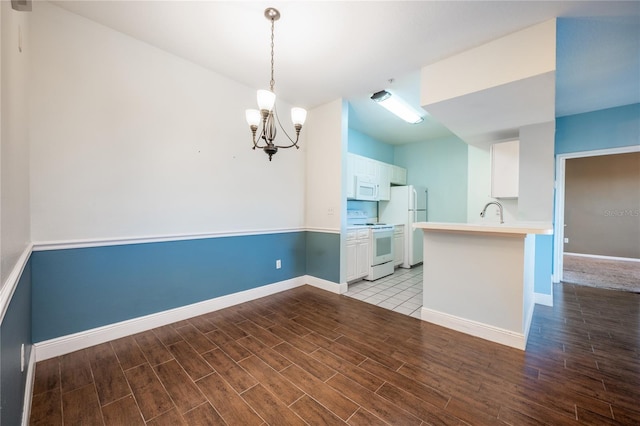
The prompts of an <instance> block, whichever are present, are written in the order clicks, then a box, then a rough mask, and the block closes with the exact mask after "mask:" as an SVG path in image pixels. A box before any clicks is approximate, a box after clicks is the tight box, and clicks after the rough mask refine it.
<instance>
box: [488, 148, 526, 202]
mask: <svg viewBox="0 0 640 426" xmlns="http://www.w3.org/2000/svg"><path fill="white" fill-rule="evenodd" d="M519 156H520V141H511V142H501V143H494V144H493V145H491V197H493V198H518V184H519V179H518V174H519V170H520V167H519V164H520V163H519Z"/></svg>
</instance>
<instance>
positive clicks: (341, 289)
mask: <svg viewBox="0 0 640 426" xmlns="http://www.w3.org/2000/svg"><path fill="white" fill-rule="evenodd" d="M304 279H305V282H306V283H307V284H309V285H311V286H314V287H317V288H319V289H322V290H325V291H330V292H332V293H337V294H343V293H346V292H347V290H348V288H349V285H348V284H347V283H342V284H337V283H334V282H333V281H327V280H323V279H322V278H316V277H312V276H311V275H305V276H304Z"/></svg>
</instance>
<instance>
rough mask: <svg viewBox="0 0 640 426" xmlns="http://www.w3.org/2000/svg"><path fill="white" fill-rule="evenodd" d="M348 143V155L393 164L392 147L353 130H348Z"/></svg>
mask: <svg viewBox="0 0 640 426" xmlns="http://www.w3.org/2000/svg"><path fill="white" fill-rule="evenodd" d="M348 141H349V142H348V145H347V150H348V151H349V152H350V153H352V154H356V155H361V156H363V157H368V158H373V159H374V160H378V161H382V162H383V163H388V164H393V146H391V145H388V144H386V143H383V142H380V141H378V140H375V139H373V138H372V137H371V136H367V135H365V134H363V133H360V132H358V131H357V130H353V129H349V133H348Z"/></svg>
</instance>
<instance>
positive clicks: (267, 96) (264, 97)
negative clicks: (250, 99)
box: [258, 90, 276, 111]
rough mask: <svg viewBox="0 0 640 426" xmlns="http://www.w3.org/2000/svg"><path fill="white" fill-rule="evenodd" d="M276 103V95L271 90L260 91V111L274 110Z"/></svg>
mask: <svg viewBox="0 0 640 426" xmlns="http://www.w3.org/2000/svg"><path fill="white" fill-rule="evenodd" d="M275 103H276V94H275V93H273V92H272V91H270V90H258V108H260V110H261V111H262V110H267V111H271V110H273V105H274V104H275Z"/></svg>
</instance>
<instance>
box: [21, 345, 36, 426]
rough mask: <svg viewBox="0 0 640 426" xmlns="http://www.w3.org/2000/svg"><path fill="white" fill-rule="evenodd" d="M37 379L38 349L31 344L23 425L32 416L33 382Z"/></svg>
mask: <svg viewBox="0 0 640 426" xmlns="http://www.w3.org/2000/svg"><path fill="white" fill-rule="evenodd" d="M35 379H36V351H35V348H34V347H33V346H31V353H30V354H29V364H28V365H27V377H26V383H25V385H24V401H23V405H22V423H21V424H22V426H28V425H29V418H30V417H31V400H32V399H33V384H34V382H35Z"/></svg>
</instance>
